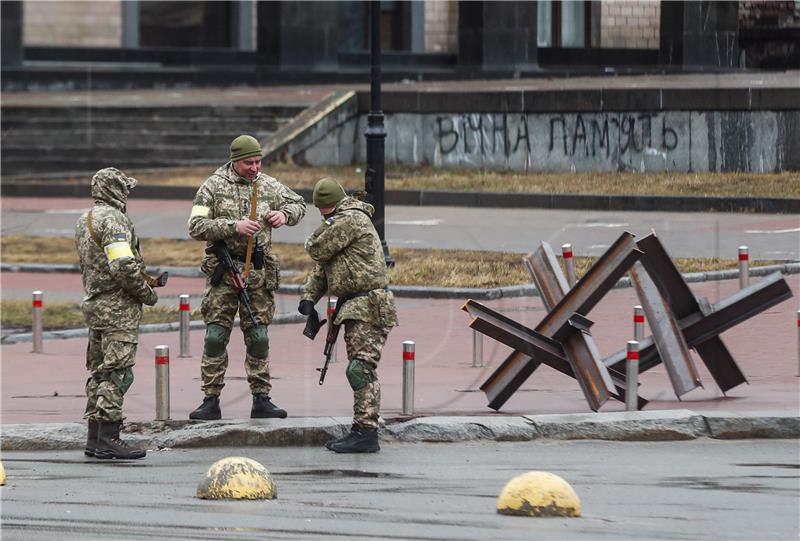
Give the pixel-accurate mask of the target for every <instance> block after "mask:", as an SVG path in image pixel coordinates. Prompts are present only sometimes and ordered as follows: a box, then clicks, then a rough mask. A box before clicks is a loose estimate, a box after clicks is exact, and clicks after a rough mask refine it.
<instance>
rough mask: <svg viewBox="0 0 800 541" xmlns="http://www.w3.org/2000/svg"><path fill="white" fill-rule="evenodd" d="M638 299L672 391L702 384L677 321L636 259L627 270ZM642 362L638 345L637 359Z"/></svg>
mask: <svg viewBox="0 0 800 541" xmlns="http://www.w3.org/2000/svg"><path fill="white" fill-rule="evenodd" d="M645 257H646V256H645ZM630 276H631V280H632V281H633V285H634V288H635V289H636V294H637V295H638V297H639V302H641V303H642V308H643V309H644V312H645V314H646V315H647V321H648V322H649V324H650V330H651V331H652V333H653V339H654V341H655V344H656V348H657V349H658V354H659V356H660V357H661V359H662V361H663V362H664V366H665V367H666V369H667V375H668V376H669V380H670V382H671V383H672V388H673V389H674V390H675V394H676V395H677V396H678V397H679V398H680V397H681V396H683V395H684V394H686V393H688V392H689V391H691V390H693V389H696V388H697V387H700V386H702V383H701V382H700V374H699V373H698V372H697V368H696V367H695V365H694V361H692V356H691V354H690V353H689V346H688V345H687V344H686V340H685V339H684V337H683V333H682V332H681V328H680V326H679V324H678V322H677V321H676V320H675V318H674V317H672V312H670V310H669V306H668V305H667V302H666V301H665V300H664V298H663V297H662V296H661V293H659V291H658V288H657V287H656V285H655V282H653V280H652V278H650V275H649V274H648V273H647V271H646V270H645V268H644V265H642V263H641V262H639V261H637V262H636V263H634V264H633V267H632V268H631V270H630ZM639 362H641V344H640V360H639Z"/></svg>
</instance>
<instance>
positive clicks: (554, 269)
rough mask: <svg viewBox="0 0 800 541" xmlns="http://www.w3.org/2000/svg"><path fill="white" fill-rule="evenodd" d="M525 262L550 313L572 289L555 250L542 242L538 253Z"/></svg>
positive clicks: (525, 259) (537, 250)
mask: <svg viewBox="0 0 800 541" xmlns="http://www.w3.org/2000/svg"><path fill="white" fill-rule="evenodd" d="M523 262H524V263H525V267H526V268H527V269H528V272H529V273H530V275H531V278H532V279H533V283H534V285H535V286H536V290H537V291H538V292H539V297H540V298H541V299H542V304H544V308H545V310H547V311H548V312H549V311H550V310H552V309H553V308H555V306H556V305H557V304H558V303H559V302H560V301H561V299H563V298H564V295H565V294H566V293H567V291H569V289H570V287H569V283H568V282H567V278H566V276H564V273H563V272H561V265H559V264H558V259H557V258H556V254H555V252H553V248H552V247H551V246H550V245H549V244H548V243H546V242H542V243H541V245H540V246H539V248H537V249H536V251H534V252H533V253H532V254H528V256H527V257H525V258H524V259H523Z"/></svg>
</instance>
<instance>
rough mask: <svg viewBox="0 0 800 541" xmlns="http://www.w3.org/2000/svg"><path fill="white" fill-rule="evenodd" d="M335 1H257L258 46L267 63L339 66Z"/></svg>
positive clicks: (298, 65) (300, 66)
mask: <svg viewBox="0 0 800 541" xmlns="http://www.w3.org/2000/svg"><path fill="white" fill-rule="evenodd" d="M338 4H339V3H338V2H320V1H315V2H298V1H290V2H258V4H257V5H258V13H257V17H258V31H257V32H258V38H257V49H258V51H259V52H260V53H262V54H263V56H264V61H265V62H266V63H267V64H279V65H280V66H281V68H287V69H302V70H307V69H309V68H310V67H311V68H313V67H335V66H337V65H338V63H339V60H338V52H339V41H338V37H339V34H338V23H339V16H338V15H339V11H338V9H339V6H338Z"/></svg>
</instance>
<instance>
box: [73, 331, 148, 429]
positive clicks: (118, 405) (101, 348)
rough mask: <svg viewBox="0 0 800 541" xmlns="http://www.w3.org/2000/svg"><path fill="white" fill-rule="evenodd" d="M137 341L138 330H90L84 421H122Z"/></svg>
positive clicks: (131, 379) (131, 382)
mask: <svg viewBox="0 0 800 541" xmlns="http://www.w3.org/2000/svg"><path fill="white" fill-rule="evenodd" d="M137 342H138V331H136V330H119V329H116V330H98V329H89V344H88V346H87V347H86V369H87V370H88V371H89V374H90V376H89V379H87V380H86V411H85V412H84V414H83V417H84V418H85V419H89V420H92V421H108V422H112V421H121V420H122V400H123V397H124V396H125V393H126V392H127V391H128V389H130V387H131V384H133V365H134V364H135V363H136V347H137V345H138V343H137Z"/></svg>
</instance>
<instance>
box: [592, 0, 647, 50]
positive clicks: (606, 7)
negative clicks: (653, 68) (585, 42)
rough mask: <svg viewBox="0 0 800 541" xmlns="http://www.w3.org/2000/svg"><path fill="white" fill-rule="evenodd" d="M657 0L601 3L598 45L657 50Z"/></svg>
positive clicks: (607, 0)
mask: <svg viewBox="0 0 800 541" xmlns="http://www.w3.org/2000/svg"><path fill="white" fill-rule="evenodd" d="M660 4H661V3H660V2H659V1H658V0H604V1H603V2H601V3H600V10H601V11H600V13H601V15H600V46H601V47H615V48H622V49H631V48H634V49H636V48H638V49H658V44H659V28H658V27H659V24H660V22H661V5H660Z"/></svg>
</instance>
